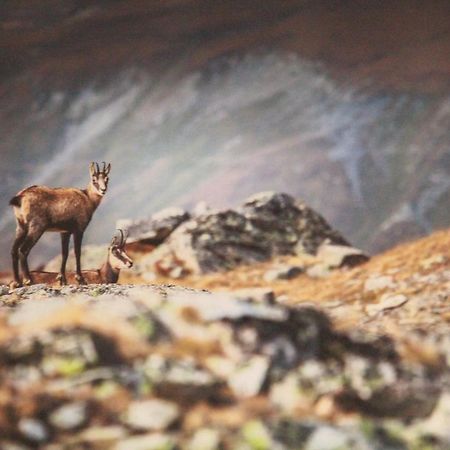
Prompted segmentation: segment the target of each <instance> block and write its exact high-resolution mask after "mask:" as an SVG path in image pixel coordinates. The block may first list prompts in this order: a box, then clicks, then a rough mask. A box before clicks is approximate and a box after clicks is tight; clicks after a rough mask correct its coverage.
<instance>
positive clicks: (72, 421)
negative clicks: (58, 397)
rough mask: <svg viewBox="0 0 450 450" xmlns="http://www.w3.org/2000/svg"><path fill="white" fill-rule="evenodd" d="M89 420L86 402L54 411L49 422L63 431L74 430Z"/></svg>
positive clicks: (66, 405) (69, 404)
mask: <svg viewBox="0 0 450 450" xmlns="http://www.w3.org/2000/svg"><path fill="white" fill-rule="evenodd" d="M87 420H88V412H87V404H86V402H73V403H67V404H65V405H63V406H60V407H59V408H57V409H56V410H54V411H53V412H52V413H51V414H50V417H49V422H50V423H51V424H52V425H53V426H54V427H56V428H59V429H61V430H72V429H75V428H78V427H80V426H81V425H83V424H84V423H85V422H86V421H87Z"/></svg>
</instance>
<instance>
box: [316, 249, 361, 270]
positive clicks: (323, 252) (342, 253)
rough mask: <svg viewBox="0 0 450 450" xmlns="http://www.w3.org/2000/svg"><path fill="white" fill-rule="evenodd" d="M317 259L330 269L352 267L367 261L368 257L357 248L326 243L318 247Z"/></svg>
mask: <svg viewBox="0 0 450 450" xmlns="http://www.w3.org/2000/svg"><path fill="white" fill-rule="evenodd" d="M317 258H318V259H319V260H320V261H321V262H322V263H323V264H325V265H327V266H328V267H330V268H337V267H344V266H346V267H354V266H357V265H359V264H362V263H365V262H367V261H368V260H369V257H368V256H367V255H365V254H364V253H363V252H362V251H361V250H359V249H357V248H354V247H349V246H346V245H332V244H328V243H324V244H322V245H321V246H320V247H319V250H318V251H317Z"/></svg>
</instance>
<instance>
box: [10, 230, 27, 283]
mask: <svg viewBox="0 0 450 450" xmlns="http://www.w3.org/2000/svg"><path fill="white" fill-rule="evenodd" d="M26 236H27V230H26V228H25V226H23V225H20V224H17V228H16V238H15V240H14V244H13V246H12V249H11V257H12V266H13V273H14V281H13V283H12V287H18V286H20V285H21V280H20V276H19V248H20V246H21V245H22V243H23V241H24V240H25V238H26Z"/></svg>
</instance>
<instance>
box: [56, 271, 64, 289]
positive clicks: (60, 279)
mask: <svg viewBox="0 0 450 450" xmlns="http://www.w3.org/2000/svg"><path fill="white" fill-rule="evenodd" d="M56 281H59V284H60V285H61V286H65V285H66V284H67V279H66V277H65V275H63V274H62V273H60V274H58V276H57V277H56Z"/></svg>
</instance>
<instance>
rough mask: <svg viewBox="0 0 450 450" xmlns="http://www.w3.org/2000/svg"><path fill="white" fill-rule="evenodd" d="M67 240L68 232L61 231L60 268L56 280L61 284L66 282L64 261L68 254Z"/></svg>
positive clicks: (65, 261)
mask: <svg viewBox="0 0 450 450" xmlns="http://www.w3.org/2000/svg"><path fill="white" fill-rule="evenodd" d="M69 241H70V233H61V254H62V258H61V269H60V271H59V274H58V276H57V277H56V280H57V281H59V284H60V285H61V286H64V285H65V284H67V279H66V263H67V257H68V256H69Z"/></svg>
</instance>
